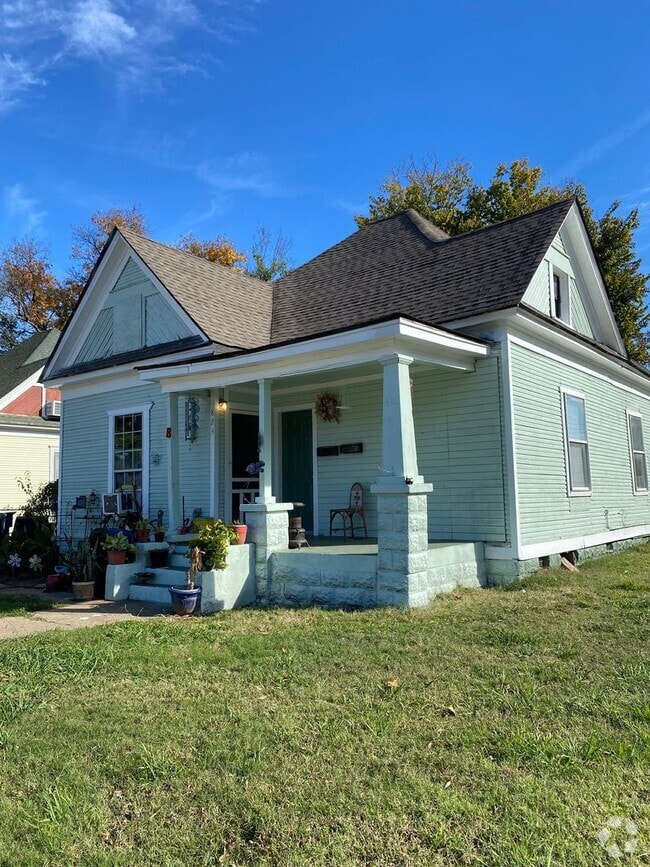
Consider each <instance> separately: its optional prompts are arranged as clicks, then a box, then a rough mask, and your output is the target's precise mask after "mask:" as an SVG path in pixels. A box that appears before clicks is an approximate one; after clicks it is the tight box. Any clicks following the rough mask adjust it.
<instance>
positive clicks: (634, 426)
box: [627, 412, 648, 493]
mask: <svg viewBox="0 0 650 867" xmlns="http://www.w3.org/2000/svg"><path fill="white" fill-rule="evenodd" d="M627 428H628V434H629V437H630V462H631V464H632V482H633V484H634V491H635V493H647V492H648V466H647V463H646V456H645V443H644V441H643V419H642V418H641V416H640V415H638V414H637V413H634V412H628V414H627Z"/></svg>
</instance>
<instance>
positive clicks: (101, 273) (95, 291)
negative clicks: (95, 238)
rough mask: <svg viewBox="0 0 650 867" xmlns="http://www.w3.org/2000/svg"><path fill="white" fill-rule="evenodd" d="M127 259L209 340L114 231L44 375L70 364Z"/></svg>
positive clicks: (192, 331) (193, 330)
mask: <svg viewBox="0 0 650 867" xmlns="http://www.w3.org/2000/svg"><path fill="white" fill-rule="evenodd" d="M129 259H133V260H134V261H135V262H137V264H138V266H139V267H140V268H141V269H142V271H143V272H144V274H145V276H146V277H147V278H148V279H149V280H150V281H151V282H152V283H153V285H154V286H155V287H156V289H157V290H158V291H159V292H160V293H161V294H162V295H163V297H164V298H165V300H166V301H167V302H168V303H169V304H170V305H171V307H172V308H173V310H174V311H175V312H176V313H177V315H178V317H179V318H180V319H181V321H182V322H183V323H184V324H185V326H186V328H187V329H188V331H189V332H190V334H194V335H197V334H198V335H199V336H201V337H203V338H204V339H205V340H209V338H208V336H207V334H205V333H204V332H203V331H202V330H201V329H200V328H199V327H198V326H197V324H196V322H194V321H193V319H192V318H191V317H190V316H189V314H188V313H187V312H186V311H185V308H184V307H182V306H181V304H180V303H179V302H178V301H177V300H176V298H174V296H173V295H172V294H171V292H170V291H169V290H168V289H167V288H166V287H165V286H163V284H162V283H161V282H160V280H159V279H158V278H157V277H156V275H155V274H154V273H153V271H151V269H150V268H149V267H148V266H147V265H146V264H145V262H144V261H143V260H142V259H141V258H140V256H139V255H138V254H137V253H136V252H135V250H134V249H133V248H132V247H131V245H130V244H128V243H127V241H126V240H125V239H124V238H123V237H122V235H120V234H119V232H117V233H116V234H115V237H114V238H113V240H112V242H111V245H110V247H109V248H108V250H107V251H106V253H105V254H104V257H103V259H102V261H101V262H100V263H99V266H98V268H97V271H96V272H95V274H94V275H93V278H92V280H91V282H90V284H89V286H88V288H87V289H86V291H85V292H84V293H83V296H82V298H81V301H80V302H79V306H78V307H77V309H76V310H75V313H74V315H73V317H72V320H71V321H70V323H69V325H68V327H67V328H66V330H65V332H64V334H63V337H62V339H61V340H60V341H59V345H58V346H57V348H56V351H55V352H54V354H53V355H52V356H51V357H50V360H49V361H48V363H47V365H46V374H45V375H46V376H48V375H49V373H50V371H51V370H56V369H58V368H63V367H66V366H68V365H69V364H71V363H72V362H73V361H74V359H75V358H76V357H77V355H78V354H79V352H80V351H81V348H82V346H83V344H84V342H85V340H86V338H87V337H88V335H89V334H90V331H91V329H92V327H93V325H94V324H95V321H96V319H97V316H98V315H99V312H100V311H101V309H102V308H103V306H104V304H105V302H106V299H107V298H108V296H109V294H110V292H111V290H112V289H113V287H114V286H115V284H116V283H117V281H118V280H119V278H120V276H121V274H122V271H123V270H124V267H125V265H126V263H127V262H128V261H129Z"/></svg>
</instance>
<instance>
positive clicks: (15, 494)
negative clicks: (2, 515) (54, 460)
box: [0, 433, 59, 511]
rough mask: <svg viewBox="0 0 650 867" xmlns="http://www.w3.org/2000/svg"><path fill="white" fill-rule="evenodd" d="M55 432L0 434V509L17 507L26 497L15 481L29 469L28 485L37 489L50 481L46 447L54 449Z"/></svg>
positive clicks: (57, 438)
mask: <svg viewBox="0 0 650 867" xmlns="http://www.w3.org/2000/svg"><path fill="white" fill-rule="evenodd" d="M58 445H59V437H58V434H55V435H54V436H52V435H38V436H35V435H33V434H32V435H27V434H25V435H20V434H4V433H0V455H2V459H1V460H0V511H3V510H4V509H18V508H19V507H21V506H23V505H24V503H25V502H26V500H27V496H26V494H25V492H24V491H23V489H22V488H21V487H20V485H19V484H18V479H23V480H24V479H25V474H26V473H27V472H29V476H30V481H31V485H32V488H33V489H34V490H37V489H38V488H39V487H40V486H41V485H44V484H45V483H46V482H49V480H50V450H51V448H58Z"/></svg>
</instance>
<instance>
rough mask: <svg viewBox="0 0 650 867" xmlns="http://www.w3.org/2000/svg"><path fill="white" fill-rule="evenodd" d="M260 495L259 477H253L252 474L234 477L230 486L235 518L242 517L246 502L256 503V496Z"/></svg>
mask: <svg viewBox="0 0 650 867" xmlns="http://www.w3.org/2000/svg"><path fill="white" fill-rule="evenodd" d="M259 495H260V481H259V479H258V478H256V477H253V478H251V477H250V476H244V477H235V478H233V480H232V485H231V488H230V499H231V502H232V517H233V520H235V521H236V520H239V519H240V517H241V507H242V506H243V505H244V503H254V502H255V497H259Z"/></svg>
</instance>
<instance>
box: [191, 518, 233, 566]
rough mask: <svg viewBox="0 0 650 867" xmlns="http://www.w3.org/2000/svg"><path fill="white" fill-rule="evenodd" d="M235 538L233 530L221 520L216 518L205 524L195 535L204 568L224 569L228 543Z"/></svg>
mask: <svg viewBox="0 0 650 867" xmlns="http://www.w3.org/2000/svg"><path fill="white" fill-rule="evenodd" d="M236 539H237V534H236V532H235V530H234V529H233V528H232V527H231V526H229V525H228V524H224V522H223V521H220V520H216V521H212V522H211V523H210V524H205V525H204V526H203V527H202V528H201V530H200V532H199V534H198V535H197V537H196V545H198V547H199V549H200V550H201V552H202V555H203V564H204V566H205V569H206V570H208V571H209V570H210V569H225V567H226V558H227V557H228V545H231V544H232V543H233V542H235V541H236ZM188 556H190V555H189V554H188Z"/></svg>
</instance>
